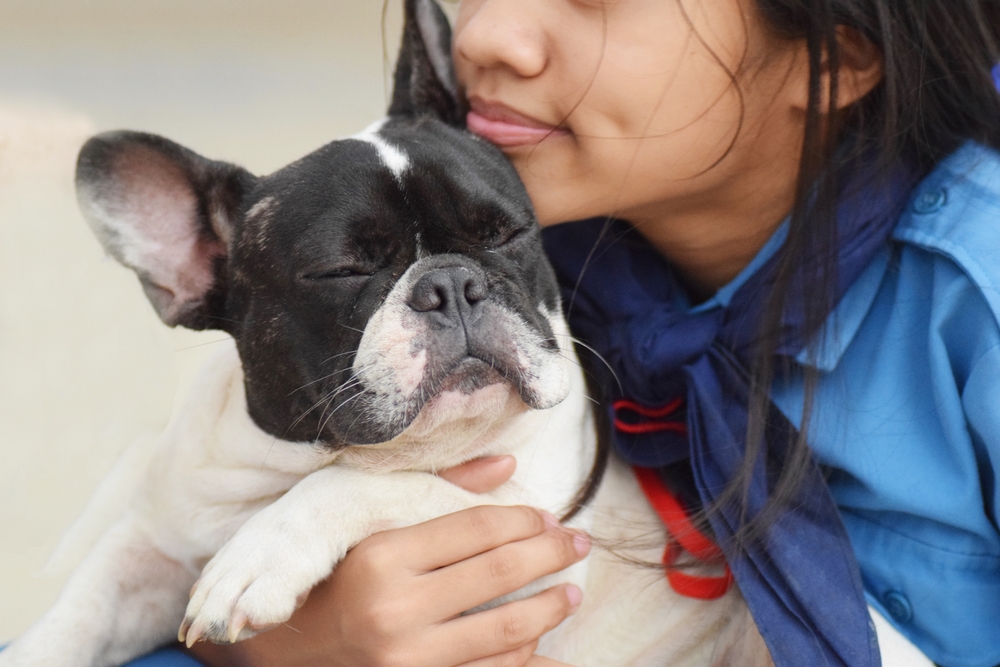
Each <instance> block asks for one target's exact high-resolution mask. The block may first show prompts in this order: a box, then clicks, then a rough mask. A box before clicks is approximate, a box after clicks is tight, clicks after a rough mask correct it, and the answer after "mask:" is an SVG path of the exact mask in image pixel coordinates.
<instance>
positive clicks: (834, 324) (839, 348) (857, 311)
mask: <svg viewBox="0 0 1000 667" xmlns="http://www.w3.org/2000/svg"><path fill="white" fill-rule="evenodd" d="M788 226H789V221H788V220H787V219H786V220H785V221H784V222H782V223H781V224H780V225H779V226H778V228H777V229H776V230H775V231H774V233H773V234H772V235H771V238H769V239H768V240H767V243H765V244H764V246H763V247H762V248H761V249H760V250H759V251H758V252H757V254H756V255H755V256H754V258H753V259H752V260H750V263H749V264H747V265H746V266H745V267H744V268H743V270H742V271H740V272H739V274H737V276H736V277H735V278H733V279H732V280H731V281H729V282H728V283H726V284H725V285H723V286H722V287H720V288H719V290H718V291H717V292H716V293H715V294H714V295H713V296H712V297H711V298H709V299H707V300H705V301H703V302H701V303H699V304H697V305H695V306H688V308H687V311H688V312H689V313H691V314H695V313H703V312H707V311H710V310H714V309H716V308H725V307H726V306H728V305H729V302H730V301H731V300H732V298H733V295H734V294H736V292H737V291H738V290H739V289H740V287H742V286H743V285H744V284H745V283H746V281H747V280H749V279H750V277H751V276H752V275H754V274H755V273H756V272H757V271H759V270H760V269H761V267H763V266H764V265H765V264H766V263H767V262H768V260H770V259H771V258H772V257H773V256H774V255H775V253H777V252H778V250H779V249H780V248H781V246H782V245H783V244H784V242H785V239H786V238H787V237H788ZM888 266H889V250H888V248H886V249H884V250H883V251H882V252H880V253H878V254H877V255H876V256H875V258H874V259H873V260H872V262H871V264H869V266H868V268H866V269H865V270H864V272H863V273H862V274H861V275H860V276H859V277H858V279H857V280H856V281H855V283H854V284H853V285H851V287H850V288H849V289H848V290H847V292H846V293H845V294H844V296H843V297H842V298H841V300H840V303H838V304H837V306H836V307H835V308H834V309H833V311H832V312H831V313H830V315H829V316H828V317H827V320H826V323H825V324H824V325H823V327H822V329H821V330H820V332H819V333H818V334H817V336H816V338H815V339H814V341H813V343H812V344H810V345H806V346H805V347H804V348H803V349H802V350H801V351H800V352H799V353H798V354H797V355H795V361H796V362H798V363H799V364H801V365H803V366H812V367H813V368H816V369H817V370H820V371H824V372H830V371H832V370H833V369H834V368H836V367H837V364H838V363H839V362H840V358H841V357H842V356H843V355H844V352H845V351H846V350H847V347H848V346H849V345H850V344H851V341H852V340H854V337H855V335H856V334H857V333H858V330H859V329H860V328H861V323H862V322H863V321H864V319H865V316H867V315H868V311H869V310H870V309H871V306H872V303H873V302H874V301H875V296H876V295H877V294H878V290H879V287H880V286H881V284H882V279H883V277H884V276H885V272H886V269H887V268H888ZM813 348H815V349H813Z"/></svg>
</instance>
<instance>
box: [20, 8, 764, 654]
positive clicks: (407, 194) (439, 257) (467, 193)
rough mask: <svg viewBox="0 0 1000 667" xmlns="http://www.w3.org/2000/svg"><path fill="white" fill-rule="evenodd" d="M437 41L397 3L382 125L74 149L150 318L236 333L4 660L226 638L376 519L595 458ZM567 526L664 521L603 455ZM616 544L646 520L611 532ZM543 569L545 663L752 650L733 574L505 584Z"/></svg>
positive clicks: (603, 556)
mask: <svg viewBox="0 0 1000 667" xmlns="http://www.w3.org/2000/svg"><path fill="white" fill-rule="evenodd" d="M449 42H450V30H449V28H448V24H447V21H446V20H445V18H444V16H443V15H442V14H441V12H440V9H439V8H438V7H437V6H436V4H434V2H433V0H407V20H406V26H405V33H404V44H403V50H402V53H401V56H400V61H399V63H398V64H397V70H396V82H395V83H396V85H395V91H394V96H393V102H392V106H391V108H390V111H389V115H388V117H387V118H386V119H385V120H384V121H382V122H379V123H377V124H376V125H374V126H372V127H371V128H369V129H368V130H366V131H365V132H363V133H362V134H360V135H358V136H355V137H352V138H349V139H344V140H340V141H335V142H333V143H331V144H328V145H326V146H324V147H322V148H320V149H319V150H317V151H316V152H314V153H312V154H310V155H308V156H306V157H304V158H302V159H301V160H299V161H298V162H295V163H293V164H291V165H289V166H287V167H285V168H284V169H281V170H280V171H278V172H276V173H274V174H272V175H270V176H265V177H260V178H258V177H255V176H253V175H251V174H250V173H248V172H246V171H245V170H243V169H241V168H239V167H236V166H234V165H230V164H226V163H221V162H214V161H211V160H207V159H205V158H202V157H200V156H198V155H196V154H194V153H193V152H191V151H189V150H187V149H185V148H183V147H181V146H178V145H177V144H174V143H172V142H170V141H168V140H166V139H163V138H161V137H156V136H151V135H147V134H138V133H131V132H117V133H110V134H104V135H100V136H98V137H95V138H94V139H92V140H91V141H90V142H89V143H87V145H86V146H85V147H84V148H83V150H82V152H81V154H80V159H79V167H78V173H77V182H78V190H79V198H80V202H81V205H82V208H83V212H84V215H85V217H86V218H87V220H88V222H89V223H90V224H91V226H92V227H93V229H94V231H95V233H96V234H97V235H98V237H99V238H100V240H101V242H102V243H103V244H104V246H105V248H106V249H107V250H108V252H109V253H110V254H111V255H113V256H114V257H115V258H116V259H117V260H118V261H120V262H121V263H122V264H124V265H125V266H127V267H129V268H131V269H133V270H134V271H135V272H136V274H137V275H138V277H139V280H140V281H141V283H142V286H143V288H144V289H145V291H146V294H147V296H148V297H149V300H150V301H151V302H152V304H153V306H154V307H155V308H156V311H157V312H158V313H159V315H160V317H161V318H162V320H163V321H164V322H165V323H166V324H168V325H171V326H175V325H181V326H185V327H190V328H193V329H220V330H223V331H226V332H228V333H229V334H231V335H232V338H233V341H235V344H227V346H226V349H224V350H223V351H221V353H219V354H218V355H217V356H216V357H215V359H214V361H213V362H211V363H210V364H209V366H208V367H207V368H206V369H205V370H204V372H203V375H202V376H201V378H200V381H199V383H198V385H197V386H196V389H195V391H194V393H193V395H192V396H191V397H190V399H189V401H188V402H187V404H186V406H185V407H183V408H182V409H181V410H180V411H179V413H178V414H177V415H176V416H175V418H174V420H173V421H172V422H171V423H170V425H169V426H168V428H167V430H166V432H165V433H164V434H163V436H162V438H161V440H160V443H159V445H158V449H157V454H156V456H155V459H154V461H153V463H152V465H151V466H150V468H149V470H148V472H147V473H146V477H145V482H144V483H143V485H142V487H141V491H140V492H139V494H138V496H137V497H136V498H135V499H134V501H133V502H132V504H131V505H130V507H129V508H128V509H127V511H126V513H125V515H124V516H123V517H122V518H121V519H120V521H119V522H118V523H117V524H116V525H115V526H114V527H113V528H112V529H111V530H110V531H109V532H108V533H107V534H106V535H104V537H103V538H102V539H101V541H100V542H99V543H98V545H97V546H96V547H95V548H94V550H93V551H92V552H91V553H90V554H89V556H88V557H87V559H86V560H85V561H84V562H83V564H82V565H81V566H80V567H79V568H78V570H77V571H76V572H75V573H74V575H73V576H72V578H71V579H70V581H69V583H68V584H67V586H66V589H65V590H64V592H63V593H62V595H61V597H60V598H59V599H58V601H57V602H56V604H55V605H54V606H53V608H52V609H51V610H50V611H49V612H48V613H47V614H46V615H45V616H43V617H42V618H41V619H40V620H39V621H38V622H37V623H36V624H35V625H34V626H33V627H32V628H31V629H30V630H29V631H28V632H27V633H26V634H25V635H24V636H22V637H21V638H20V639H18V640H17V641H15V642H14V643H13V645H12V646H10V647H9V648H8V649H7V650H6V651H4V652H2V653H0V665H2V667H63V666H70V665H79V666H88V667H89V666H98V665H99V666H104V665H116V664H120V663H122V662H124V661H127V660H128V659H130V658H133V657H135V656H137V655H139V654H142V653H144V652H146V651H148V650H150V649H152V648H154V647H156V646H158V645H161V644H164V643H167V642H169V641H171V640H172V639H173V638H174V636H175V635H176V634H177V632H178V626H180V625H181V624H182V622H183V627H182V632H184V633H186V635H187V637H188V638H189V639H194V638H204V639H209V640H212V641H229V640H236V639H240V638H244V637H247V636H249V635H251V634H253V633H254V632H255V631H256V630H259V629H261V628H264V627H267V626H271V625H273V624H277V623H280V622H283V621H285V620H287V619H288V618H289V617H290V615H291V614H292V612H293V611H294V609H295V607H296V604H297V601H298V600H299V599H300V597H301V596H302V595H304V594H305V593H307V592H308V591H309V590H310V589H311V588H312V587H313V586H314V585H315V584H316V583H317V582H319V581H321V580H322V579H323V578H325V577H326V576H327V575H329V573H330V572H331V570H332V569H333V567H334V566H335V565H336V563H337V562H338V561H339V560H340V559H341V558H342V557H343V556H344V554H345V553H346V551H347V550H348V549H349V548H351V547H352V546H353V545H355V544H357V543H358V542H359V541H360V540H362V539H364V538H365V537H367V536H368V535H370V534H372V533H373V532H376V531H378V530H381V529H384V528H388V527H393V526H403V525H409V524H414V523H416V522H420V521H424V520H427V519H431V518H433V517H436V516H440V515H442V514H445V513H448V512H453V511H456V510H460V509H463V508H467V507H470V506H474V505H478V504H524V505H532V506H536V507H540V508H544V509H547V510H549V511H551V512H553V513H556V514H560V515H562V514H564V513H565V512H566V511H567V510H568V509H570V508H571V507H572V506H573V502H574V499H575V498H576V496H577V493H578V492H579V491H580V489H581V488H582V487H583V486H584V485H585V482H586V480H587V478H588V475H589V473H590V471H591V468H592V465H593V462H594V459H595V451H594V450H595V435H594V427H593V423H592V415H591V413H590V407H589V405H588V402H587V399H586V395H585V387H584V382H583V377H582V374H581V372H580V370H579V367H578V364H577V363H576V361H575V356H574V352H573V347H572V345H571V344H570V337H569V335H568V331H567V328H566V325H565V322H564V320H563V317H562V314H561V310H560V308H561V306H560V302H559V296H558V289H557V285H556V281H555V278H554V275H553V273H552V271H551V269H550V267H549V266H548V264H547V262H546V259H545V257H544V255H543V252H542V249H541V244H540V242H539V230H538V227H537V222H536V220H535V218H534V214H533V212H532V209H531V205H530V202H529V200H528V197H527V195H526V193H525V191H524V188H523V187H522V185H521V183H520V181H519V180H518V177H517V174H516V173H515V172H514V170H513V169H512V168H511V166H510V165H509V163H508V162H507V161H506V159H505V158H504V157H503V155H502V154H501V153H500V152H499V151H497V150H496V149H495V148H494V147H492V146H490V145H488V144H487V143H485V142H483V141H481V140H479V139H477V138H475V137H473V136H472V135H470V134H468V133H466V132H465V131H464V130H463V124H464V120H463V116H462V108H461V103H460V101H459V100H460V96H459V95H458V91H457V86H456V83H455V79H454V74H453V71H452V66H451V61H450V56H449ZM501 453H510V454H513V455H515V456H516V457H517V459H518V461H519V465H518V468H517V472H516V474H515V476H514V478H513V479H512V480H511V481H509V482H508V483H506V484H505V485H503V486H502V487H501V488H500V489H498V490H496V491H494V492H492V493H488V494H484V495H474V494H471V493H468V492H465V491H463V490H462V489H459V488H458V487H455V486H453V485H451V484H449V483H448V482H446V481H444V480H442V479H440V478H438V477H436V476H435V475H433V474H428V473H431V472H433V471H435V470H440V469H443V468H446V467H449V466H453V465H456V464H459V463H462V462H464V461H468V460H470V459H473V458H475V457H479V456H484V455H492V454H501ZM571 523H572V525H575V526H577V527H581V528H584V529H587V530H590V531H592V532H593V533H594V534H596V535H597V536H598V537H599V538H600V539H602V540H605V541H610V542H614V543H617V544H619V545H620V546H622V548H623V549H624V550H626V551H628V552H629V554H630V555H631V556H633V557H635V558H638V559H642V560H647V561H653V562H655V561H656V560H658V557H659V554H660V553H661V552H662V548H663V541H664V540H665V539H666V537H665V535H664V534H663V532H662V528H661V527H660V524H659V521H658V520H657V519H656V517H655V516H654V515H653V514H652V512H651V510H649V509H648V506H647V504H646V502H645V500H644V498H643V497H642V495H641V492H640V491H639V490H638V487H637V485H636V484H635V482H634V480H633V479H632V477H631V475H630V473H629V471H628V470H625V469H623V468H622V467H621V466H619V465H618V464H615V463H614V462H612V463H611V465H610V467H609V469H608V472H607V475H606V476H605V482H604V484H603V486H602V488H601V490H600V491H599V493H598V494H597V496H596V498H595V500H594V502H593V503H591V505H590V506H589V507H588V508H587V509H585V510H584V511H582V512H580V513H578V514H576V516H575V518H574V519H573V520H572V522H571ZM639 536H646V537H648V536H652V538H653V539H652V540H645V541H644V542H645V546H635V547H634V548H631V550H630V551H629V547H628V545H629V544H635V538H636V537H639ZM556 581H575V582H576V583H578V584H579V585H581V586H582V587H583V588H584V590H585V596H584V604H583V606H582V607H581V609H580V610H579V611H578V612H577V614H576V615H575V616H573V617H572V618H570V619H569V620H567V621H566V622H565V623H564V624H563V625H562V626H560V627H559V628H558V629H557V630H556V631H554V632H552V633H550V634H549V635H548V636H547V637H546V638H545V641H544V642H543V647H542V651H543V652H544V653H545V654H547V655H550V656H551V657H553V658H556V659H559V660H563V661H565V662H568V663H570V664H574V665H580V666H581V667H582V666H584V665H636V666H639V665H650V666H654V665H655V666H657V667H659V666H660V665H664V664H670V665H674V666H678V667H679V666H683V665H710V664H715V665H722V664H734V665H736V664H738V665H740V666H741V667H749V666H751V665H755V664H767V662H768V658H767V655H766V650H764V649H763V645H762V643H761V642H760V640H759V635H758V634H757V632H756V630H755V628H754V626H753V624H752V622H751V621H750V620H749V616H748V615H747V613H746V610H745V605H743V604H742V603H741V600H740V598H739V594H738V592H736V591H733V592H731V593H730V594H728V595H727V596H726V597H725V598H723V599H721V600H717V601H714V602H702V601H696V600H692V599H687V598H682V597H679V596H677V595H676V594H674V593H673V592H672V591H671V590H670V588H669V587H668V586H667V583H666V581H665V579H664V578H663V575H662V573H661V572H658V571H656V570H651V569H643V568H638V567H636V566H634V565H631V564H629V563H627V562H626V561H625V560H622V559H619V558H617V557H615V556H611V555H610V554H608V553H606V552H601V551H597V552H596V553H594V554H593V555H592V556H591V557H590V558H589V559H588V560H587V561H584V562H583V563H581V564H579V565H577V566H575V567H573V568H570V570H568V571H566V572H564V573H561V574H560V575H559V576H557V577H553V578H550V579H549V580H546V581H540V582H537V583H536V584H535V585H534V586H532V587H530V590H528V589H526V590H524V591H522V594H524V595H526V594H529V593H531V592H534V591H537V590H540V589H541V588H542V587H545V586H549V585H552V584H553V583H555V582H556ZM195 582H197V583H195ZM193 584H194V590H193V591H192V585H193ZM189 592H190V599H189Z"/></svg>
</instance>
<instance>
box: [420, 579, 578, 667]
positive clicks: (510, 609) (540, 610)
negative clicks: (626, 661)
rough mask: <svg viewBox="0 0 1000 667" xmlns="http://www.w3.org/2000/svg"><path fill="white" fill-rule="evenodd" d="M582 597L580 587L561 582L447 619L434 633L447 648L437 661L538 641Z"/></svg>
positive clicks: (450, 661)
mask: <svg viewBox="0 0 1000 667" xmlns="http://www.w3.org/2000/svg"><path fill="white" fill-rule="evenodd" d="M582 599H583V594H582V593H581V592H580V589H579V588H577V587H576V586H574V585H572V584H564V585H562V586H555V587H553V588H550V589H548V590H545V591H542V592H541V593H539V594H537V595H534V596H532V597H530V598H526V599H524V600H517V601H515V602H508V603H507V604H503V605H500V606H499V607H494V608H493V609H488V610H486V611H480V612H477V613H475V614H469V615H468V616H461V617H459V618H456V619H453V620H451V621H448V622H447V623H444V624H442V625H441V626H440V628H439V629H438V631H436V632H435V633H434V634H435V635H436V637H435V641H437V642H439V645H440V646H442V647H448V649H447V654H446V655H444V656H442V659H441V660H439V664H453V663H455V662H458V663H459V664H461V663H463V662H468V661H472V660H480V659H482V656H494V657H496V656H500V655H504V654H507V653H510V652H512V651H517V650H518V649H521V648H522V647H524V646H526V645H528V644H532V643H534V642H537V641H538V638H539V637H541V636H542V635H543V634H545V633H546V632H548V631H549V630H551V629H552V628H554V627H556V626H557V625H559V624H560V623H562V621H563V620H564V619H565V618H566V617H567V616H569V615H570V614H572V613H573V612H575V611H576V609H577V608H578V607H579V606H580V601H581V600H582Z"/></svg>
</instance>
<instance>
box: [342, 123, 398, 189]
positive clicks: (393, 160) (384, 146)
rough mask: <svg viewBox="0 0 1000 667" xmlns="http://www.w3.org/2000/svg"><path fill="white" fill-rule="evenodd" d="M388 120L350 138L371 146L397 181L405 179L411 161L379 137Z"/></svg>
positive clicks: (373, 124)
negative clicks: (404, 175)
mask: <svg viewBox="0 0 1000 667" xmlns="http://www.w3.org/2000/svg"><path fill="white" fill-rule="evenodd" d="M387 120H388V119H386V118H383V119H381V120H378V121H376V122H374V123H372V124H371V125H369V126H368V127H367V128H365V129H364V130H362V131H361V132H359V133H358V134H356V135H354V136H353V137H349V138H350V139H354V140H356V141H363V142H365V143H367V144H371V145H372V146H374V147H375V150H376V151H378V155H379V158H380V159H381V160H382V164H383V165H385V168H386V169H388V170H389V171H391V172H392V175H393V176H395V177H396V180H397V181H401V180H402V179H403V174H405V173H406V170H407V169H409V168H410V160H409V158H408V157H406V154H405V153H403V151H402V150H400V149H399V148H397V147H395V146H393V145H392V144H390V143H389V142H387V141H386V140H385V138H384V137H382V136H380V135H379V130H381V129H382V126H383V125H385V123H386V121H387Z"/></svg>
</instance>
